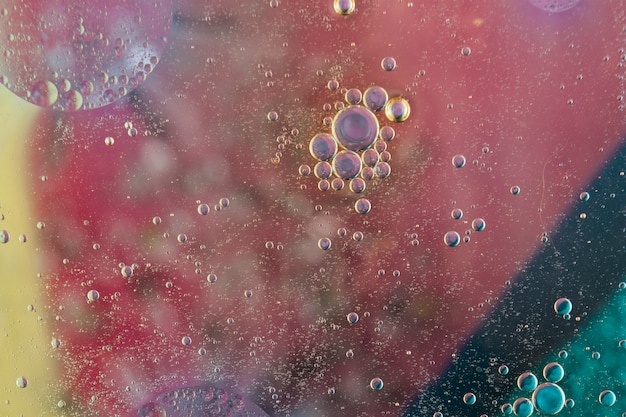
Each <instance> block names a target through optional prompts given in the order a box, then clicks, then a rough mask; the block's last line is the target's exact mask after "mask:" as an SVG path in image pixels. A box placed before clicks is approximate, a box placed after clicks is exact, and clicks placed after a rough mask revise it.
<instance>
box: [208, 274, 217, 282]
mask: <svg viewBox="0 0 626 417" xmlns="http://www.w3.org/2000/svg"><path fill="white" fill-rule="evenodd" d="M206 280H207V281H208V282H209V283H211V284H214V283H216V282H217V275H215V274H214V273H210V274H209V275H207V276H206Z"/></svg>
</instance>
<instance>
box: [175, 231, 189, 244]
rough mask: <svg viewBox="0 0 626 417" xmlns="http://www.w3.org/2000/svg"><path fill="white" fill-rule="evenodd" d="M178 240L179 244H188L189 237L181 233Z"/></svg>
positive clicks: (177, 237)
mask: <svg viewBox="0 0 626 417" xmlns="http://www.w3.org/2000/svg"><path fill="white" fill-rule="evenodd" d="M176 240H177V241H178V243H186V242H187V235H186V234H184V233H180V234H179V235H178V236H176Z"/></svg>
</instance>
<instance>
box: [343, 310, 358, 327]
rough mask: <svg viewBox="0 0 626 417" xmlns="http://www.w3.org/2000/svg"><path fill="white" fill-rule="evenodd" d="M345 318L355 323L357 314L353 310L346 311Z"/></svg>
mask: <svg viewBox="0 0 626 417" xmlns="http://www.w3.org/2000/svg"><path fill="white" fill-rule="evenodd" d="M346 319H347V320H348V323H350V324H356V322H357V321H359V315H358V314H357V313H355V312H351V313H348V315H347V316H346Z"/></svg>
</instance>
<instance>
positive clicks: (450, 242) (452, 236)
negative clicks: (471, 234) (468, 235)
mask: <svg viewBox="0 0 626 417" xmlns="http://www.w3.org/2000/svg"><path fill="white" fill-rule="evenodd" d="M443 243H445V244H446V246H449V247H451V248H454V247H455V246H459V243H461V235H459V234H458V233H457V232H454V231H451V232H447V233H446V234H445V235H443Z"/></svg>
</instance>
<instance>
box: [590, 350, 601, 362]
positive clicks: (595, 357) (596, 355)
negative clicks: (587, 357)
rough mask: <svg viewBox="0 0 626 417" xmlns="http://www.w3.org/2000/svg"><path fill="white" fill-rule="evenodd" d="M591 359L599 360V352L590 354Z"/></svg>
mask: <svg viewBox="0 0 626 417" xmlns="http://www.w3.org/2000/svg"><path fill="white" fill-rule="evenodd" d="M591 359H595V360H598V359H600V352H591Z"/></svg>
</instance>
